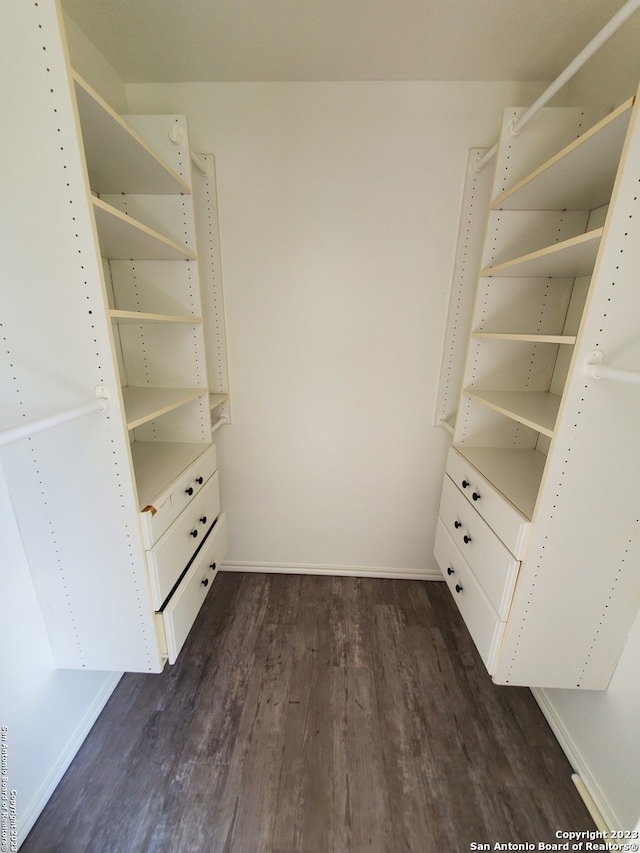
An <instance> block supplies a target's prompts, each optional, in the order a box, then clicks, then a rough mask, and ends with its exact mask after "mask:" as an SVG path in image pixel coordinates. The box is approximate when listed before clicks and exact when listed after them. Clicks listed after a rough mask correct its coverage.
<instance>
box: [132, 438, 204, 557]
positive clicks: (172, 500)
mask: <svg viewBox="0 0 640 853" xmlns="http://www.w3.org/2000/svg"><path fill="white" fill-rule="evenodd" d="M150 444H152V443H150ZM145 449H146V448H145ZM151 449H153V448H151ZM141 451H142V448H140V450H139V455H140V456H142V452H141ZM147 455H148V456H149V459H150V460H151V461H150V462H147V465H150V464H152V463H153V456H152V455H151V454H147ZM217 467H218V461H217V456H216V446H215V444H212V445H210V446H209V447H208V448H207V449H206V450H205V451H204V452H203V453H202V454H201V456H199V457H198V459H196V461H195V462H194V463H193V464H192V465H190V466H189V468H188V469H187V470H186V471H182V472H181V473H180V475H179V476H178V477H176V478H175V480H174V481H173V482H172V483H171V484H170V485H169V486H168V487H166V488H165V489H164V490H163V491H162V493H161V494H159V495H158V496H157V497H155V498H154V504H153V505H150V506H148V507H145V508H144V510H143V511H142V513H141V514H140V518H141V521H142V534H143V536H144V544H145V548H147V549H149V548H152V547H153V545H154V543H156V542H157V541H158V540H159V539H160V537H161V536H162V535H163V533H165V531H167V530H168V529H169V527H170V526H171V524H172V523H173V522H174V521H175V520H176V519H177V518H178V516H179V515H180V513H181V512H182V511H183V509H185V508H186V507H187V506H188V505H189V503H190V502H191V500H193V499H195V496H196V495H197V494H198V492H199V490H200V489H202V488H203V486H204V484H205V483H206V482H207V481H208V480H209V478H210V477H211V476H212V474H213V473H214V471H216V469H217Z"/></svg>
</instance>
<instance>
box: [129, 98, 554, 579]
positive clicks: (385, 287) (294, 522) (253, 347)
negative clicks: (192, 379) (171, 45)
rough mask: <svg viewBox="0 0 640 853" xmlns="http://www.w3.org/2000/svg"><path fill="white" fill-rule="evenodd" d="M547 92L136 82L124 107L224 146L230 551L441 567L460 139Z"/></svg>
mask: <svg viewBox="0 0 640 853" xmlns="http://www.w3.org/2000/svg"><path fill="white" fill-rule="evenodd" d="M540 88H541V87H540V86H535V85H531V84H530V85H528V86H527V85H522V84H508V83H478V84H475V83H395V82H394V83H383V82H381V83H275V84H270V83H256V84H253V83H238V84H235V83H224V84H207V83H194V84H175V85H169V84H162V85H160V84H157V85H156V84H145V85H142V84H130V85H128V86H127V97H128V100H129V107H130V109H131V110H132V111H133V112H138V111H139V112H164V111H168V112H171V111H178V112H181V113H186V115H188V116H189V121H190V131H191V134H192V139H193V144H194V147H195V148H196V150H198V151H202V152H212V153H214V154H215V155H216V161H217V171H218V190H219V206H220V221H221V244H222V256H223V272H224V281H225V303H226V314H227V335H228V345H229V365H230V385H231V394H232V417H233V424H232V425H231V426H228V427H224V428H223V429H222V430H220V432H219V433H218V434H217V437H216V441H217V443H218V445H219V447H220V453H219V458H220V460H221V486H222V489H223V491H224V500H225V506H226V507H227V513H228V519H229V522H230V525H231V526H230V545H229V552H228V555H227V563H226V564H227V565H230V566H241V567H256V568H260V567H271V568H275V569H285V570H286V569H293V570H295V568H297V567H302V568H304V569H306V570H312V571H333V572H345V573H348V572H353V571H357V572H360V573H365V574H373V573H383V574H394V573H400V574H403V575H409V576H411V575H417V576H420V575H423V576H424V575H425V573H426V574H429V573H433V572H437V569H436V566H435V562H434V560H433V556H432V550H433V538H434V529H435V521H436V518H437V510H438V501H439V492H440V482H439V480H440V476H441V473H442V470H443V467H444V457H445V453H446V449H447V446H448V440H447V436H446V435H445V434H444V432H443V430H442V429H439V428H435V427H434V426H433V416H434V406H435V395H436V391H437V382H438V376H439V369H440V357H441V350H442V343H443V331H444V325H445V319H446V311H447V300H448V291H449V287H450V283H451V273H452V267H453V257H454V251H455V242H456V232H457V227H458V217H459V212H460V196H461V192H462V183H463V180H464V172H465V163H466V158H467V150H468V149H469V148H471V147H474V146H479V145H487V146H489V145H491V144H493V142H494V141H495V140H494V136H495V134H496V128H497V127H498V126H499V121H500V116H501V114H502V109H503V107H504V105H505V104H513V103H516V104H517V103H523V104H528V103H530V102H531V101H532V100H533V98H534V97H535V95H536V94H537V93H538V92H539V91H540ZM438 574H439V573H438Z"/></svg>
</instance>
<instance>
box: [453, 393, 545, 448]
mask: <svg viewBox="0 0 640 853" xmlns="http://www.w3.org/2000/svg"><path fill="white" fill-rule="evenodd" d="M464 393H465V395H466V396H467V397H469V398H471V399H472V400H477V401H478V402H479V403H482V404H483V405H485V406H488V407H489V408H490V409H493V410H494V411H496V412H500V414H502V415H505V416H506V417H508V418H511V420H514V421H517V422H518V423H520V424H524V426H528V427H531V429H534V430H536V431H537V432H541V433H543V434H544V435H548V436H552V435H553V430H554V427H555V423H556V418H557V416H558V409H559V408H560V395H559V394H551V393H549V392H548V391H479V390H476V389H475V388H465V391H464Z"/></svg>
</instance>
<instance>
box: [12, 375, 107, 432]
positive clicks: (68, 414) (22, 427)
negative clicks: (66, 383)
mask: <svg viewBox="0 0 640 853" xmlns="http://www.w3.org/2000/svg"><path fill="white" fill-rule="evenodd" d="M110 402H111V392H110V391H109V389H108V388H105V386H104V385H98V386H97V388H96V389H95V400H91V401H90V402H89V403H84V404H83V405H82V406H75V407H74V408H72V409H66V410H65V411H63V412H56V413H55V414H54V415H49V416H48V417H46V418H40V419H39V420H37V421H30V422H29V423H22V424H18V426H14V427H9V429H3V430H2V431H1V432H0V446H2V445H4V444H10V443H11V442H14V441H19V440H20V439H23V438H31V436H32V435H37V434H38V433H39V432H44V431H45V430H49V429H53V428H54V427H57V426H60V424H65V423H68V422H69V421H75V420H77V419H78V418H82V417H84V415H89V414H91V413H92V412H98V413H103V412H106V411H107V409H108V408H109V404H110Z"/></svg>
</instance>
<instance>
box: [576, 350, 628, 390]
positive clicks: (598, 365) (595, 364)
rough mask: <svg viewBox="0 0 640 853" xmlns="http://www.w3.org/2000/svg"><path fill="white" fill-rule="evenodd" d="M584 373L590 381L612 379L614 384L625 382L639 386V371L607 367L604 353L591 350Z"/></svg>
mask: <svg viewBox="0 0 640 853" xmlns="http://www.w3.org/2000/svg"><path fill="white" fill-rule="evenodd" d="M584 372H585V374H586V375H587V376H589V377H591V379H612V380H613V381H615V382H627V383H632V384H635V385H640V370H629V369H628V368H624V367H609V365H607V364H605V363H604V353H603V352H602V351H601V350H597V349H596V350H593V352H590V353H589V355H588V356H587V358H586V361H585V364H584Z"/></svg>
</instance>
